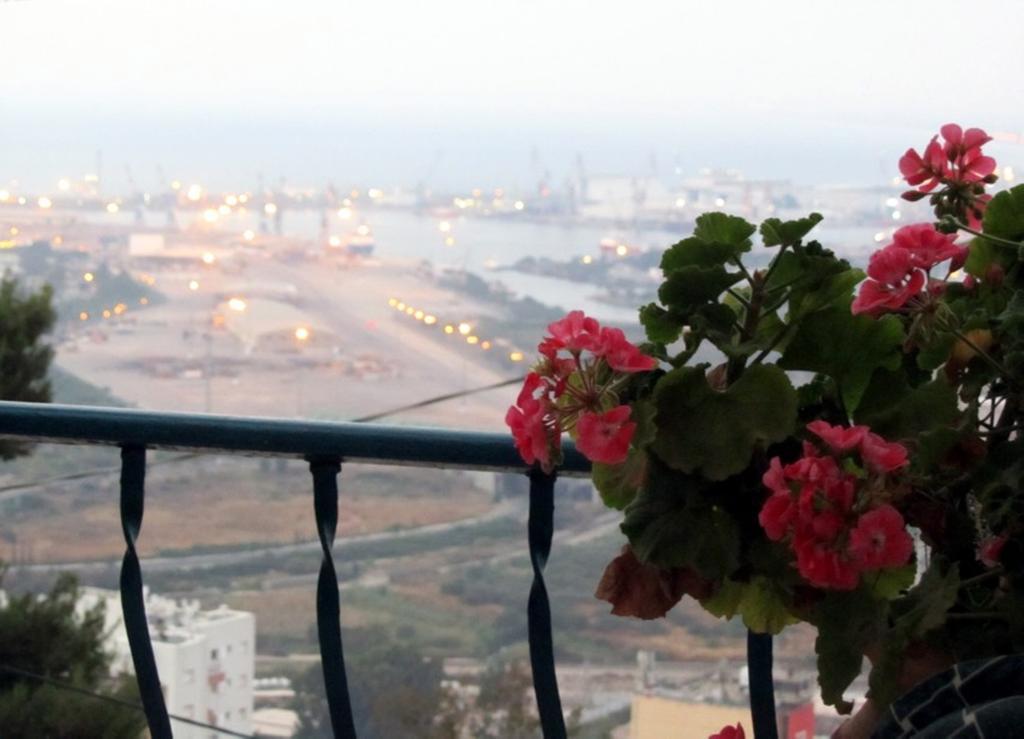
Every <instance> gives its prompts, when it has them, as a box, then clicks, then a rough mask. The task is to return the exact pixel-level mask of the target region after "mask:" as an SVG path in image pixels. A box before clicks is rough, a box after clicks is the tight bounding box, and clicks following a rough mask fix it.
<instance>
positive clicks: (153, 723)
mask: <svg viewBox="0 0 1024 739" xmlns="http://www.w3.org/2000/svg"><path fill="white" fill-rule="evenodd" d="M145 481H146V448H145V447H141V446H125V447H122V448H121V531H122V532H123V533H124V542H125V545H126V549H125V553H124V559H123V560H122V561H121V614H122V617H123V618H124V628H125V631H127V632H128V646H129V647H130V648H131V652H132V663H133V664H134V665H135V679H136V680H137V681H138V683H139V696H140V697H141V698H142V707H143V709H144V711H145V713H146V723H147V724H149V733H150V735H151V736H152V737H153V739H171V736H172V734H171V721H170V719H169V718H168V716H167V706H166V704H165V703H164V694H163V690H161V688H160V676H159V675H158V674H157V670H156V659H155V657H154V656H153V643H152V641H150V638H149V622H148V621H147V620H146V603H145V598H144V596H143V592H142V568H141V566H140V565H139V556H138V554H137V553H136V551H135V541H136V539H138V538H139V531H140V530H141V529H142V512H143V505H144V502H145V495H146V488H145Z"/></svg>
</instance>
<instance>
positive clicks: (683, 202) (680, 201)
mask: <svg viewBox="0 0 1024 739" xmlns="http://www.w3.org/2000/svg"><path fill="white" fill-rule="evenodd" d="M676 207H677V208H685V207H686V198H676Z"/></svg>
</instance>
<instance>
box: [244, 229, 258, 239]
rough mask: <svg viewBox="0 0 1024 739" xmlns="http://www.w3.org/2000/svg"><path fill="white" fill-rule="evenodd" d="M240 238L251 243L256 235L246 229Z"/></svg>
mask: <svg viewBox="0 0 1024 739" xmlns="http://www.w3.org/2000/svg"><path fill="white" fill-rule="evenodd" d="M242 238H243V239H245V240H246V241H252V240H253V239H255V238H256V233H255V232H254V231H253V230H252V229H250V228H247V229H245V231H243V232H242Z"/></svg>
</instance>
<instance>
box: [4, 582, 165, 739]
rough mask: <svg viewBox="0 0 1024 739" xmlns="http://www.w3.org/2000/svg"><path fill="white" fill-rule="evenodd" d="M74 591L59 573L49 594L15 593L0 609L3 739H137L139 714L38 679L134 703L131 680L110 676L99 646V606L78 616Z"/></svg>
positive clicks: (142, 722) (72, 584)
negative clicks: (40, 738)
mask: <svg viewBox="0 0 1024 739" xmlns="http://www.w3.org/2000/svg"><path fill="white" fill-rule="evenodd" d="M78 598H79V590H78V583H77V580H76V579H75V578H74V576H72V575H67V574H65V575H61V576H60V577H59V578H58V579H57V582H56V583H55V584H54V585H53V587H52V588H51V589H50V592H49V593H48V594H47V595H46V596H44V597H39V596H36V595H33V594H25V595H20V596H16V597H13V598H11V599H10V601H9V602H8V603H7V604H6V605H5V606H3V607H2V608H0V727H3V729H2V734H3V736H4V737H5V738H8V737H9V738H12V739H16V738H18V737H25V738H26V739H27V738H28V737H48V738H52V739H93V738H96V737H98V738H101V739H138V738H139V737H140V736H141V735H142V731H143V729H145V726H146V722H145V718H144V716H143V714H142V712H141V711H140V710H138V709H134V708H128V707H121V706H117V705H115V704H113V703H110V702H109V701H105V700H102V699H101V698H99V697H94V696H90V695H84V694H81V693H75V692H72V691H70V690H67V689H65V688H62V687H59V686H57V685H54V684H50V683H45V682H42V681H40V680H38V679H35V678H31V677H28V676H26V675H25V674H24V673H32V674H34V675H39V676H42V677H45V678H48V679H50V680H53V681H56V682H58V683H63V684H65V685H70V686H74V687H76V688H79V689H83V690H87V691H89V692H91V693H94V694H97V695H100V696H107V697H114V698H120V699H121V700H128V701H132V702H135V703H137V702H138V691H137V689H136V688H135V683H134V681H133V680H131V679H126V678H111V676H110V663H111V655H109V654H108V653H107V652H106V651H105V650H104V648H103V639H104V636H105V633H104V626H105V619H104V607H103V604H102V603H100V604H98V605H97V606H96V607H95V608H92V609H90V610H89V611H87V612H85V613H84V614H78V613H76V609H75V604H76V603H77V602H78Z"/></svg>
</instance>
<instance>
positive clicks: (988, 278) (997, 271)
mask: <svg viewBox="0 0 1024 739" xmlns="http://www.w3.org/2000/svg"><path fill="white" fill-rule="evenodd" d="M1005 277H1006V270H1004V269H1003V266H1002V265H1001V264H995V263H993V264H990V265H989V266H988V269H986V270H985V282H986V283H988V284H989V285H991V286H992V287H999V286H1000V285H1002V284H1003V279H1004V278H1005Z"/></svg>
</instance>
